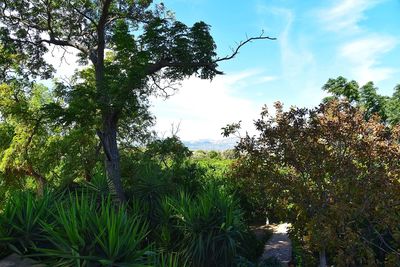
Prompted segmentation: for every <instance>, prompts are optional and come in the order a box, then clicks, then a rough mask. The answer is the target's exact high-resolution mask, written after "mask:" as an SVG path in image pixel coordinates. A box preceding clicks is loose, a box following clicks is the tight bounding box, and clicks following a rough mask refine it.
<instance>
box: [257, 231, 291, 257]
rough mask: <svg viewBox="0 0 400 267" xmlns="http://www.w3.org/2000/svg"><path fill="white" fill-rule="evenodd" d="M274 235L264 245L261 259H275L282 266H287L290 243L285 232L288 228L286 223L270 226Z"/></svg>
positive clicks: (289, 255)
mask: <svg viewBox="0 0 400 267" xmlns="http://www.w3.org/2000/svg"><path fill="white" fill-rule="evenodd" d="M270 227H271V228H272V230H273V231H274V234H273V235H272V237H271V239H270V240H269V241H268V242H267V244H266V245H265V250H264V254H263V255H262V259H267V258H269V257H276V258H277V259H278V260H280V261H281V262H282V263H283V264H287V263H288V262H289V261H290V260H291V257H292V242H291V241H290V239H289V236H288V234H287V230H288V228H289V227H290V224H288V223H282V224H278V225H270Z"/></svg>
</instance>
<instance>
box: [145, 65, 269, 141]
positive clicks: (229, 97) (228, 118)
mask: <svg viewBox="0 0 400 267" xmlns="http://www.w3.org/2000/svg"><path fill="white" fill-rule="evenodd" d="M263 77H264V78H265V74H262V73H259V71H254V70H250V71H243V72H240V73H236V74H231V75H224V76H218V77H216V78H215V79H214V80H213V81H211V82H210V81H208V80H201V79H198V78H195V77H192V78H190V79H188V80H185V81H183V82H182V86H181V88H180V89H179V91H178V92H177V93H176V94H175V95H174V96H172V97H171V98H169V99H167V100H165V101H164V100H162V99H155V100H153V108H152V111H153V112H154V114H155V115H156V117H157V129H156V130H157V131H158V132H159V133H161V134H162V133H169V130H170V129H171V125H172V124H174V125H177V124H179V123H180V131H179V133H178V135H179V136H180V137H181V138H182V139H183V140H198V139H205V138H211V139H220V138H221V137H222V136H221V127H224V126H225V125H226V124H228V123H232V122H237V121H239V120H242V121H243V129H246V130H249V129H252V128H253V125H252V122H253V120H254V119H256V118H258V117H259V116H258V115H259V112H260V111H261V105H260V106H258V105H257V104H255V103H254V101H253V100H251V99H246V98H243V96H240V95H236V94H235V92H237V86H239V87H241V86H242V85H243V84H248V85H249V84H251V83H252V82H253V81H255V80H259V79H262V78H263ZM241 84H242V85H241ZM270 102H272V101H270ZM269 104H270V103H269Z"/></svg>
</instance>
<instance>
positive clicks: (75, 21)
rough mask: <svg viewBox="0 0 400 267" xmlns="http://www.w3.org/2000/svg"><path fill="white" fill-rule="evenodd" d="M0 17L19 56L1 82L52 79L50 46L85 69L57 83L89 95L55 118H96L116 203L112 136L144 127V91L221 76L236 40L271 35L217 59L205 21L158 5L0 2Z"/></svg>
mask: <svg viewBox="0 0 400 267" xmlns="http://www.w3.org/2000/svg"><path fill="white" fill-rule="evenodd" d="M27 5H28V6H27ZM0 14H1V16H0V25H1V26H0V47H2V50H3V51H4V53H3V54H4V55H5V56H8V55H12V56H13V57H16V59H17V60H18V67H17V68H15V71H13V72H9V71H8V67H9V64H10V62H9V61H5V62H4V64H1V66H0V68H1V73H2V77H1V80H2V82H7V79H15V78H16V77H18V78H19V79H25V80H30V81H31V80H32V78H42V79H46V78H49V77H51V75H52V73H53V71H54V68H53V67H52V66H51V65H49V64H48V63H47V62H46V61H45V59H44V55H45V54H46V53H48V52H49V50H50V49H52V47H59V48H61V49H63V50H64V51H65V52H67V49H74V50H75V51H77V52H78V56H79V62H80V63H81V64H82V65H84V66H87V67H89V69H88V70H86V71H84V72H81V73H80V75H79V78H78V79H75V80H73V81H72V83H71V84H69V85H63V84H59V85H58V89H59V90H58V92H59V93H61V95H62V96H64V97H65V96H66V95H67V96H78V95H79V94H84V96H86V97H88V98H87V99H82V102H79V103H78V102H76V103H75V104H76V105H71V107H69V106H68V104H69V102H67V103H65V105H64V107H65V106H68V109H69V110H73V108H74V109H75V111H76V112H73V113H72V114H73V115H74V116H67V115H65V113H64V115H62V116H61V117H63V119H64V122H68V123H69V125H74V124H75V123H77V124H78V125H80V124H81V123H82V119H83V120H86V119H87V118H89V117H90V118H95V119H93V122H94V128H95V130H96V132H97V136H98V138H99V139H100V141H101V145H102V148H103V151H104V155H105V166H106V172H107V176H108V179H109V180H110V182H111V183H110V184H112V185H113V187H114V190H115V191H116V193H117V196H118V198H119V199H120V200H122V201H123V200H124V199H125V197H124V192H123V188H122V184H121V179H120V178H121V173H120V162H119V158H120V153H119V149H118V141H117V140H118V137H123V136H124V134H123V133H122V132H123V131H121V129H122V128H123V126H129V128H130V129H132V128H133V127H131V126H132V125H133V123H132V120H134V121H135V122H139V123H141V124H142V125H143V124H146V125H148V123H149V120H150V119H151V118H150V116H149V114H148V113H146V107H147V101H148V96H149V95H150V94H152V93H160V92H161V93H165V94H168V91H166V89H167V88H168V81H171V82H173V81H176V80H182V79H183V78H185V77H189V76H191V75H197V76H199V77H200V78H203V79H212V78H213V77H214V76H215V75H218V74H222V72H221V71H219V70H218V69H217V67H218V63H219V62H221V61H224V60H230V59H232V58H233V57H235V56H236V55H237V54H238V51H239V49H240V48H241V47H242V46H243V45H245V44H247V43H248V42H251V41H253V40H257V39H273V38H269V37H267V36H263V35H261V36H258V37H252V38H248V39H246V40H245V41H243V42H240V43H239V44H238V46H237V48H236V49H234V50H233V51H232V54H231V55H229V56H226V57H217V55H216V52H215V50H216V45H215V43H214V40H213V38H212V37H211V35H210V26H209V25H207V24H206V23H204V22H201V21H200V22H197V23H195V24H193V26H191V27H189V26H187V25H185V24H184V23H182V22H179V21H177V20H176V19H174V17H173V16H172V13H171V12H169V11H168V10H167V9H166V8H165V6H164V5H163V4H153V3H152V1H146V0H143V1H127V0H102V1H93V0H76V1H58V0H51V1H29V3H26V2H25V1H22V0H17V1H9V0H5V1H2V2H1V3H0ZM3 61H4V60H2V58H1V57H0V62H3ZM11 64H13V63H12V61H11ZM165 85H166V86H165ZM89 88H90V89H89ZM25 90H29V86H28V87H25ZM81 96H82V95H81ZM62 104H64V103H61V105H60V103H54V104H53V105H52V107H53V109H57V108H58V109H59V110H62V109H63V105H62ZM57 105H58V106H57ZM61 113H62V112H59V113H58V114H60V115H61ZM53 114H57V112H53ZM84 114H86V115H87V116H82V115H84ZM68 115H70V113H69V114H68ZM84 117H86V118H84ZM125 129H127V127H125ZM120 140H126V138H120Z"/></svg>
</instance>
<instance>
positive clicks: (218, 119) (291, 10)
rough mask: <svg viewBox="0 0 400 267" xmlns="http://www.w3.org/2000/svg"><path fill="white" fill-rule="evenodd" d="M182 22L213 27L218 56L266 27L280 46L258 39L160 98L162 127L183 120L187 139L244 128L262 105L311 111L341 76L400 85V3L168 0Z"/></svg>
mask: <svg viewBox="0 0 400 267" xmlns="http://www.w3.org/2000/svg"><path fill="white" fill-rule="evenodd" d="M164 3H165V5H166V7H167V8H169V9H171V10H172V11H174V12H175V15H176V18H177V19H178V20H181V21H183V22H184V23H186V24H188V25H191V24H193V23H194V22H196V21H199V20H202V21H205V22H206V23H208V24H210V25H211V33H212V35H213V37H214V39H215V42H216V44H217V47H218V50H217V51H218V54H219V55H220V56H224V55H226V54H229V52H230V48H231V47H234V46H235V43H236V42H238V41H240V40H243V39H245V38H246V34H247V36H254V35H258V34H260V33H261V31H262V30H264V32H265V34H266V35H268V36H271V37H277V38H278V40H277V41H258V42H254V43H251V44H249V45H247V46H246V47H244V48H243V49H242V50H241V52H240V54H239V55H238V56H237V57H236V58H235V59H234V60H231V61H229V62H225V63H223V64H221V66H220V69H221V70H223V71H224V72H225V73H226V75H224V76H222V77H217V78H216V79H215V80H214V81H212V82H209V81H201V80H198V79H195V78H191V79H189V80H187V81H184V82H182V84H181V87H180V90H179V92H177V93H176V95H174V96H172V97H171V98H170V99H168V100H166V101H163V100H161V99H156V100H155V101H154V107H153V112H154V113H155V114H156V116H157V118H158V126H157V129H158V130H159V131H160V132H161V133H163V132H166V133H168V130H169V129H170V128H171V124H174V125H177V124H179V123H180V132H179V135H180V136H181V137H182V139H184V140H196V139H207V138H211V139H218V138H220V132H221V131H220V128H221V127H222V126H224V125H226V124H227V123H231V122H235V121H239V120H242V121H243V126H244V128H245V129H246V130H249V131H252V130H251V125H252V121H253V120H254V119H256V118H258V114H259V111H260V110H261V107H262V105H264V104H267V105H268V106H272V103H273V102H275V101H278V100H279V101H281V102H283V103H284V105H285V106H286V107H289V106H292V105H294V106H299V107H313V106H316V105H318V103H320V101H321V99H322V98H323V97H324V96H325V93H324V92H323V91H322V90H321V87H322V85H323V84H324V83H325V82H326V81H327V80H328V79H329V78H335V77H337V76H339V75H342V76H344V77H346V78H348V79H354V80H356V81H358V82H359V83H360V84H361V85H362V84H364V83H366V82H367V81H370V80H371V81H374V82H375V84H376V85H377V86H378V87H379V88H380V90H379V92H380V93H381V94H385V95H391V94H392V91H393V88H394V86H395V85H396V84H398V83H400V75H399V74H400V18H399V16H398V14H399V13H400V1H399V0H319V1H317V0H309V1H299V0H247V1H239V0H236V1H232V0H231V1H228V0H218V1H217V0H214V1H213V0H166V1H164Z"/></svg>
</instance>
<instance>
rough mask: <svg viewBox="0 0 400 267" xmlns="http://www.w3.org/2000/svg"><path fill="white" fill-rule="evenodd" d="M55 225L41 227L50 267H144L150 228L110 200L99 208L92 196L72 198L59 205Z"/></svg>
mask: <svg viewBox="0 0 400 267" xmlns="http://www.w3.org/2000/svg"><path fill="white" fill-rule="evenodd" d="M53 220H54V222H53V223H43V224H42V227H43V229H44V231H45V233H46V237H47V239H48V240H49V241H50V242H51V244H52V246H51V247H50V248H39V249H38V251H39V252H40V256H43V257H46V258H47V260H46V262H48V263H50V264H51V266H84V265H88V264H96V265H106V266H133V265H134V264H144V263H145V262H146V253H147V251H148V250H149V247H148V245H146V242H145V238H146V236H147V224H146V223H145V222H144V221H143V220H142V219H141V217H140V215H139V212H138V210H132V211H131V212H130V213H128V212H127V208H126V206H125V205H122V206H119V207H118V208H117V207H115V206H114V205H113V202H112V201H111V199H110V198H105V199H103V200H102V201H101V203H100V206H98V203H97V201H96V200H95V199H94V198H93V197H90V196H86V195H84V194H82V195H81V196H77V195H75V196H73V195H71V196H70V199H69V201H66V202H63V203H57V204H56V210H55V212H54V214H53Z"/></svg>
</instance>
